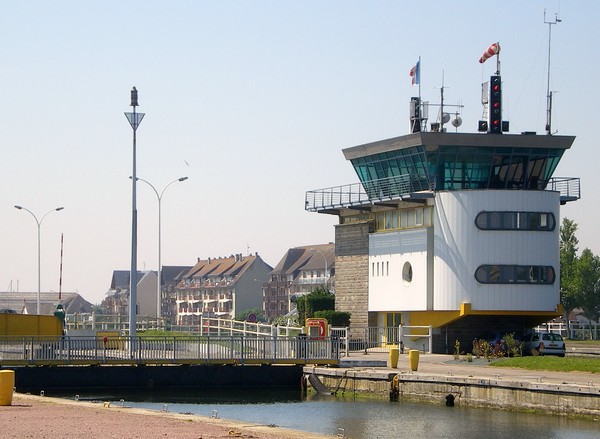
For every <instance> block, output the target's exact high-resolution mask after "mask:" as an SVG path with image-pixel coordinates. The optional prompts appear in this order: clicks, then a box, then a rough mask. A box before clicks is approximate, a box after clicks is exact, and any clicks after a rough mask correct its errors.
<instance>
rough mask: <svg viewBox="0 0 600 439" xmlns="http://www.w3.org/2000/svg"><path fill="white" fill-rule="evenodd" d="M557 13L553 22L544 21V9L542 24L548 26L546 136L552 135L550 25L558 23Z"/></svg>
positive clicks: (559, 20)
mask: <svg viewBox="0 0 600 439" xmlns="http://www.w3.org/2000/svg"><path fill="white" fill-rule="evenodd" d="M561 21H562V20H561V19H560V18H558V13H556V12H555V13H554V20H553V21H546V10H545V9H544V24H547V25H548V88H547V89H546V91H547V93H546V134H548V135H552V93H553V92H551V91H550V47H551V43H552V25H553V24H557V23H560V22H561Z"/></svg>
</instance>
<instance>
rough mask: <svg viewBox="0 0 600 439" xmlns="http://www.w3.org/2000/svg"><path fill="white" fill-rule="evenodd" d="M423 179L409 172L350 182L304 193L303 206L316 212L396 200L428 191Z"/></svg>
mask: <svg viewBox="0 0 600 439" xmlns="http://www.w3.org/2000/svg"><path fill="white" fill-rule="evenodd" d="M431 189H432V185H431V184H430V182H429V180H427V179H426V178H421V177H420V176H411V175H408V174H406V175H395V176H392V177H387V178H380V179H378V180H369V181H365V182H362V183H351V184H345V185H343V186H334V187H330V188H325V189H316V190H313V191H308V192H306V197H305V200H304V209H305V210H308V211H310V212H316V211H319V210H323V209H337V208H341V207H348V206H358V205H362V204H369V203H371V202H377V201H389V200H398V199H401V198H404V197H406V196H407V195H409V194H410V193H411V192H418V191H424V190H431Z"/></svg>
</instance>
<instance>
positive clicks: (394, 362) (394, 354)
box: [387, 348, 400, 369]
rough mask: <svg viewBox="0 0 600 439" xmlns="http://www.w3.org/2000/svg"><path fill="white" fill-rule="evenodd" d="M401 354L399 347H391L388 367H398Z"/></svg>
mask: <svg viewBox="0 0 600 439" xmlns="http://www.w3.org/2000/svg"><path fill="white" fill-rule="evenodd" d="M399 355H400V351H399V350H398V348H390V355H389V357H388V361H387V367H391V368H392V369H396V368H397V367H398V356H399Z"/></svg>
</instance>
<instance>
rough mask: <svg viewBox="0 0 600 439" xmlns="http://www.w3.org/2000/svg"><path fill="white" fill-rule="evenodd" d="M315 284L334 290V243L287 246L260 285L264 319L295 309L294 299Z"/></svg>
mask: <svg viewBox="0 0 600 439" xmlns="http://www.w3.org/2000/svg"><path fill="white" fill-rule="evenodd" d="M317 287H323V288H325V289H327V290H329V291H331V292H333V291H334V290H335V245H334V244H333V243H329V244H319V245H308V246H303V247H294V248H291V249H289V250H288V251H287V252H286V253H285V255H284V256H283V258H281V260H280V261H279V263H278V264H277V266H276V267H275V268H274V269H273V271H271V272H270V273H269V277H268V280H267V282H266V283H265V285H264V287H263V311H264V314H265V317H266V318H267V320H269V321H272V320H273V319H275V318H277V317H280V316H284V315H285V314H287V313H288V312H290V311H291V310H292V309H294V308H295V305H294V299H295V298H296V297H298V296H302V295H305V294H308V293H310V292H311V291H313V290H314V289H315V288H317Z"/></svg>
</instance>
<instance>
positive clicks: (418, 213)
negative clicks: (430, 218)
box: [415, 208, 423, 226]
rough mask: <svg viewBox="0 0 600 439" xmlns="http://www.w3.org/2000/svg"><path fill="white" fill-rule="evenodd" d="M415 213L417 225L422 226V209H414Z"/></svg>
mask: <svg viewBox="0 0 600 439" xmlns="http://www.w3.org/2000/svg"><path fill="white" fill-rule="evenodd" d="M415 213H416V215H417V225H419V226H422V225H423V209H421V208H418V209H415Z"/></svg>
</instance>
